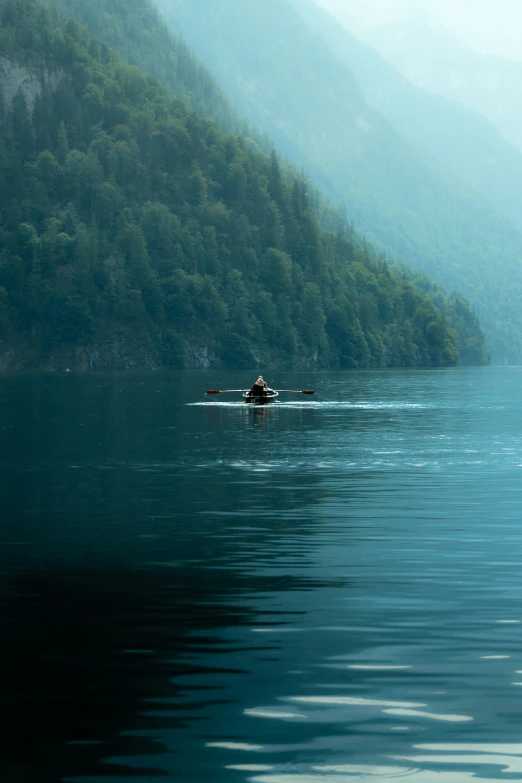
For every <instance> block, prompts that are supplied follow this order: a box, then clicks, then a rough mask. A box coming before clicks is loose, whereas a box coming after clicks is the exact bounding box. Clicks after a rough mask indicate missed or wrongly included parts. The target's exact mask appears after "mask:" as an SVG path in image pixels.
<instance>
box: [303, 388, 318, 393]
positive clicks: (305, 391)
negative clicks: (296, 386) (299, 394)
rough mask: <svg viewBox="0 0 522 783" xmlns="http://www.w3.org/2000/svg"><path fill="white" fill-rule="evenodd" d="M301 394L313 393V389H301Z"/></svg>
mask: <svg viewBox="0 0 522 783" xmlns="http://www.w3.org/2000/svg"><path fill="white" fill-rule="evenodd" d="M303 394H315V391H314V390H313V389H303Z"/></svg>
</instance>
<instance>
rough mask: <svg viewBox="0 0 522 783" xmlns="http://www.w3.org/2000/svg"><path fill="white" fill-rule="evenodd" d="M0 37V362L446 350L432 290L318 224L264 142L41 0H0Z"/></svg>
mask: <svg viewBox="0 0 522 783" xmlns="http://www.w3.org/2000/svg"><path fill="white" fill-rule="evenodd" d="M112 1H113V0H112ZM107 7H109V6H107ZM126 7H127V10H128V11H129V12H130V10H131V9H133V10H136V11H139V10H140V9H142V10H144V9H145V10H146V8H147V6H146V4H145V3H143V2H138V0H136V2H135V0H127V3H126ZM148 8H150V6H149V7H148ZM0 51H1V52H2V60H1V61H0V91H1V100H0V106H1V114H0V338H1V343H0V346H1V347H0V360H1V363H2V366H4V367H24V366H46V367H57V366H64V364H65V363H67V364H72V365H73V366H78V367H90V368H93V369H96V368H104V367H109V368H122V367H132V366H134V367H143V366H145V367H151V368H153V367H159V366H166V367H180V366H184V365H194V364H196V365H204V366H208V365H210V364H223V365H225V366H228V367H248V366H254V365H256V366H258V365H271V366H279V367H291V366H302V367H305V366H306V367H371V366H440V365H448V364H454V363H455V362H456V361H457V359H458V338H457V334H456V332H455V331H454V330H452V329H450V328H449V327H448V324H447V319H446V317H445V315H444V314H443V312H441V310H440V309H437V307H435V304H434V297H433V296H423V295H422V294H420V293H419V292H418V291H417V290H416V289H415V287H414V286H413V285H412V283H411V282H409V281H408V280H407V279H406V275H404V274H400V273H394V272H393V271H392V270H390V269H389V268H388V267H387V266H386V264H384V263H383V261H382V260H380V259H378V258H377V257H376V256H375V254H373V253H372V252H371V251H370V250H369V249H368V248H367V247H364V246H363V245H361V244H359V243H358V241H357V239H356V237H355V236H354V235H353V232H351V231H350V230H349V228H348V227H347V226H346V225H345V221H344V219H343V218H342V216H340V217H339V220H338V226H337V230H336V231H335V232H327V231H324V230H322V229H321V227H320V225H319V223H318V220H317V218H316V217H315V216H314V214H313V212H312V209H311V206H310V200H309V197H308V194H307V186H306V182H305V181H304V180H303V179H300V178H296V179H295V180H294V181H293V182H292V183H290V184H289V183H286V182H285V181H284V180H283V178H282V176H281V171H280V165H279V160H278V157H277V155H276V154H275V153H273V154H272V155H271V157H270V158H268V157H267V156H265V155H263V154H262V153H260V152H258V151H256V150H255V149H252V148H251V147H250V145H249V144H248V142H247V141H246V140H245V139H244V138H241V137H237V136H233V135H231V134H227V135H223V134H222V133H220V131H219V130H218V129H217V127H216V126H215V124H213V123H212V122H211V121H209V120H206V119H203V118H201V117H199V116H198V115H197V114H196V113H195V112H193V111H192V110H191V109H190V108H189V107H188V106H187V104H186V102H185V101H184V100H181V99H180V98H173V97H171V96H169V95H168V94H167V92H166V91H165V90H164V89H163V88H161V87H160V86H159V84H158V83H157V82H156V81H155V80H154V79H153V78H152V77H150V76H148V75H146V74H144V73H143V72H142V71H141V70H140V69H139V68H137V67H136V66H130V65H128V64H127V63H125V62H124V61H123V60H122V59H121V57H120V56H119V55H117V54H116V53H115V52H113V51H111V50H110V49H108V48H107V47H106V46H105V45H103V44H102V43H100V42H99V41H98V40H97V39H95V38H93V37H92V36H91V35H90V34H89V32H88V30H87V29H86V28H85V27H83V26H82V25H80V24H79V23H78V22H77V21H76V20H73V19H67V20H65V19H62V17H60V16H59V15H58V14H57V13H56V11H53V12H49V11H48V10H47V9H46V8H45V7H44V6H43V5H41V4H40V3H39V2H38V0H24V3H23V4H22V3H20V2H19V0H0ZM459 301H462V300H458V299H455V298H453V299H452V300H448V301H446V302H445V303H444V307H445V308H448V309H451V308H452V307H453V308H455V307H458V306H459V305H458V302H459ZM463 306H464V307H466V305H465V302H464V303H463ZM444 307H443V308H442V309H444ZM467 318H468V326H469V327H470V329H471V331H472V332H473V330H475V337H476V338H477V339H478V340H479V341H480V339H481V335H480V330H478V324H477V321H476V318H475V317H474V316H473V314H471V313H470V311H469V309H468V310H467ZM482 348H483V344H482Z"/></svg>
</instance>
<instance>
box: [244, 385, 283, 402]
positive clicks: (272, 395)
mask: <svg viewBox="0 0 522 783" xmlns="http://www.w3.org/2000/svg"><path fill="white" fill-rule="evenodd" d="M276 397H279V392H277V391H274V390H273V389H269V390H268V391H267V393H266V394H263V395H257V394H255V395H254V394H250V392H249V391H248V392H243V399H244V401H245V402H250V403H253V404H254V405H266V404H267V403H269V402H273V401H274V400H275V399H276Z"/></svg>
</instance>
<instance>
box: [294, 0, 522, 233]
mask: <svg viewBox="0 0 522 783" xmlns="http://www.w3.org/2000/svg"><path fill="white" fill-rule="evenodd" d="M292 2H293V3H294V6H295V7H296V8H297V9H298V10H299V12H300V13H301V15H302V16H303V18H304V19H305V21H306V22H307V23H308V24H309V25H310V26H311V27H312V28H313V29H314V30H315V31H316V32H317V33H319V34H320V35H321V37H322V38H323V40H324V41H325V43H326V44H327V45H328V47H329V49H330V50H331V51H332V52H333V54H335V56H336V57H337V58H338V59H339V60H340V61H341V62H343V63H344V64H345V65H347V66H348V68H349V69H350V71H351V72H352V73H353V74H354V75H355V77H356V78H357V81H358V83H359V85H360V87H361V90H362V91H363V94H364V97H365V98H366V100H367V101H368V103H369V104H370V105H371V106H373V107H374V108H375V109H377V110H378V111H379V112H380V113H381V114H382V115H383V116H384V117H385V118H386V119H387V120H388V121H389V122H390V123H391V124H392V126H393V127H394V128H395V130H397V131H398V132H399V133H400V134H401V135H402V136H403V137H404V138H406V139H407V140H408V141H409V142H410V143H411V144H412V145H413V146H415V147H417V148H419V149H422V150H424V151H425V152H427V153H428V154H429V155H432V156H434V157H435V158H437V159H438V160H439V161H441V163H444V164H445V165H447V166H448V167H449V168H450V169H451V170H452V171H453V172H454V173H455V174H457V176H459V177H460V178H461V179H462V180H463V182H466V183H467V184H468V185H471V187H473V188H474V189H475V190H476V191H477V192H478V193H480V194H481V195H482V196H483V197H484V198H485V199H487V200H488V201H489V202H490V203H491V204H493V205H494V206H495V207H497V209H499V210H500V211H501V212H503V213H504V214H505V215H506V216H507V217H509V218H510V219H511V220H512V221H513V222H514V223H515V224H516V225H517V227H518V228H519V229H520V228H522V153H521V152H520V151H519V150H517V149H516V148H515V147H514V146H513V145H511V144H510V143H509V142H508V141H507V140H506V139H505V138H504V137H503V136H502V135H501V134H500V132H499V131H498V130H497V129H496V128H495V126H494V125H493V124H492V123H490V122H489V121H488V120H486V119H485V118H484V117H482V116H481V115H480V114H477V113H476V112H473V111H471V110H469V109H466V108H465V107H464V106H461V105H459V104H458V103H456V102H454V101H450V100H447V99H446V98H444V97H442V96H439V95H435V94H433V93H430V92H428V91H426V90H423V89H421V88H419V87H417V86H416V85H414V84H412V83H411V82H409V81H408V80H407V79H405V78H404V76H402V75H401V74H400V73H399V72H398V71H396V70H395V69H394V68H393V66H391V65H390V64H389V63H387V62H386V61H385V60H384V59H383V58H382V57H380V56H379V54H377V52H375V51H374V50H372V49H371V48H370V47H369V46H367V45H365V44H363V43H361V42H360V41H359V40H358V39H357V38H356V37H354V36H353V35H351V34H350V33H349V32H348V30H347V29H346V28H344V27H343V26H342V25H340V24H339V22H338V20H337V19H335V18H334V17H332V16H331V15H330V14H329V13H327V12H326V11H324V10H322V9H321V8H320V7H319V6H318V5H317V4H316V3H315V2H313V0H292Z"/></svg>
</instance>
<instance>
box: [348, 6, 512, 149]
mask: <svg viewBox="0 0 522 783" xmlns="http://www.w3.org/2000/svg"><path fill="white" fill-rule="evenodd" d="M339 18H340V19H341V20H344V23H345V24H346V26H347V28H348V29H349V30H352V31H353V32H355V34H356V35H357V36H358V37H360V38H361V39H362V40H364V41H365V42H366V43H367V44H369V45H370V46H372V47H373V48H374V49H376V50H377V51H378V52H379V53H380V54H381V55H382V56H383V57H385V58H386V59H387V60H388V61H389V62H390V63H391V64H392V65H393V66H394V67H395V68H397V70H398V71H399V72H400V73H402V74H403V75H404V76H405V77H406V78H407V79H409V80H410V81H411V82H412V83H414V84H416V85H417V86H419V87H422V88H424V89H426V90H428V91H430V92H433V93H437V94H439V95H442V96H444V97H446V98H449V99H451V100H454V101H455V102H457V103H459V104H461V105H462V106H465V107H467V108H468V109H471V110H472V111H475V112H477V113H479V114H481V115H482V116H483V117H486V118H487V119H488V120H489V121H490V122H492V123H493V124H494V125H495V127H496V128H497V129H498V130H499V131H500V133H502V135H503V136H504V137H505V138H506V139H507V140H508V141H509V142H510V143H511V144H513V145H514V146H515V147H516V148H517V149H518V150H519V151H522V63H520V62H514V61H513V60H509V59H505V58H502V57H499V56H497V55H494V54H482V53H479V52H475V51H473V50H472V49H470V48H468V47H466V45H465V44H463V43H462V42H461V41H460V40H459V39H458V38H457V37H456V36H455V35H452V34H451V32H450V31H449V30H447V28H444V27H443V26H441V25H433V24H429V23H428V22H427V20H426V19H425V18H424V17H423V16H422V15H412V16H408V17H406V18H402V19H398V20H395V21H391V22H389V23H387V24H383V25H376V26H364V25H361V24H360V23H358V21H357V19H356V17H355V16H354V15H353V14H350V13H349V7H346V8H343V11H342V13H339Z"/></svg>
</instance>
